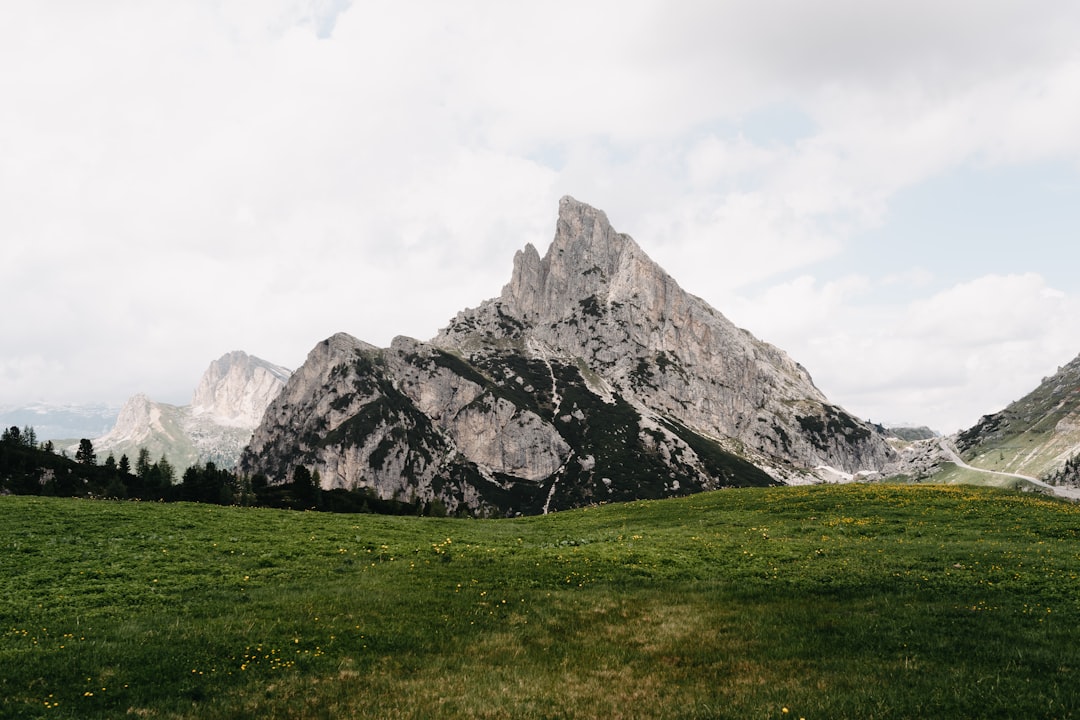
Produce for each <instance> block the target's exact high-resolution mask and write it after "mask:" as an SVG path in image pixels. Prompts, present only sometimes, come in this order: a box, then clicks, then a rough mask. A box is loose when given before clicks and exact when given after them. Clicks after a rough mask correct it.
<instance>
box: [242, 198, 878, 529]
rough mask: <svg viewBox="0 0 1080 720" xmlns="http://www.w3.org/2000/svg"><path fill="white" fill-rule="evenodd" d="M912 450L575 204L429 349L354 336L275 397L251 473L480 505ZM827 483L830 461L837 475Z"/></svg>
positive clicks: (860, 465)
mask: <svg viewBox="0 0 1080 720" xmlns="http://www.w3.org/2000/svg"><path fill="white" fill-rule="evenodd" d="M894 460H895V456H894V454H893V452H892V450H891V449H890V447H889V445H888V444H887V443H886V441H885V438H884V437H883V435H881V434H880V433H879V432H878V431H877V430H876V429H875V428H873V427H872V426H869V425H867V424H865V423H863V422H861V421H859V420H857V419H855V418H852V417H851V416H850V415H848V414H847V413H846V412H844V411H843V410H842V409H840V408H837V407H835V406H833V405H830V404H829V403H828V402H827V400H826V399H825V397H824V396H823V395H822V394H821V393H820V392H819V391H818V390H817V388H816V387H814V385H813V382H812V381H811V380H810V377H809V375H808V374H807V373H806V372H805V370H803V369H802V368H801V367H800V366H799V365H798V364H796V363H795V362H794V361H792V360H791V359H790V358H789V357H788V356H787V355H786V354H784V353H783V352H781V351H780V350H778V349H777V348H775V347H773V346H771V345H768V344H767V343H763V342H761V341H759V340H757V339H755V338H754V337H753V336H751V335H750V334H749V333H747V332H745V331H743V330H740V329H738V328H736V327H735V326H734V325H732V324H731V323H730V322H729V321H728V320H727V319H726V318H724V317H723V316H722V315H721V314H720V313H718V312H717V311H715V310H714V309H712V308H711V307H709V306H708V305H707V304H706V303H705V302H704V301H702V300H701V299H699V298H696V297H694V296H692V295H690V294H688V293H686V292H685V291H683V290H682V288H680V287H679V286H678V284H677V283H676V282H675V281H674V280H673V279H672V278H671V277H670V276H668V275H667V274H666V273H665V272H664V271H663V270H662V269H661V268H660V267H659V266H658V265H656V263H654V262H653V261H652V260H651V259H649V257H648V256H647V255H645V253H644V252H643V251H642V250H641V248H640V247H638V245H637V244H636V243H635V242H634V241H633V240H632V239H631V238H630V237H629V236H627V235H622V234H619V233H616V232H615V231H614V230H613V229H612V228H611V225H610V224H609V223H608V220H607V217H606V216H605V215H604V213H603V212H600V211H599V210H596V209H594V208H591V207H589V206H588V205H584V204H582V203H579V202H577V201H575V200H573V199H572V198H564V199H563V200H562V201H561V203H560V208H559V218H558V223H557V227H556V233H555V239H554V241H553V242H552V244H551V247H550V249H549V250H548V252H547V253H546V255H545V256H544V257H543V258H541V257H540V255H539V253H538V252H537V251H536V249H535V248H533V247H532V246H531V245H528V246H526V247H525V249H524V250H522V251H520V252H518V253H517V255H516V256H515V259H514V270H513V275H512V278H511V281H510V283H509V284H508V285H506V287H505V288H503V291H502V294H501V295H500V296H499V297H498V298H495V299H493V300H489V301H487V302H485V303H483V304H481V305H480V306H479V307H477V308H473V309H470V310H465V311H463V312H461V313H459V314H458V315H457V317H455V318H454V320H453V321H452V322H451V323H450V325H449V326H448V327H447V328H445V329H444V330H443V331H441V332H440V333H439V335H438V336H437V337H436V338H434V339H433V340H432V341H430V342H426V343H425V342H419V341H416V340H411V339H408V338H397V339H396V340H395V341H394V342H393V343H392V345H391V347H390V348H388V349H384V350H380V349H378V348H375V347H373V346H370V345H367V344H365V343H362V342H360V341H358V340H356V339H355V338H351V337H349V336H346V335H336V336H334V337H333V338H330V339H328V340H327V341H325V342H324V343H321V344H320V345H319V346H317V347H316V348H315V350H313V351H312V353H311V355H310V356H309V357H308V360H307V362H306V363H305V364H304V367H302V368H301V369H300V370H298V371H297V372H296V373H295V374H294V375H293V377H292V378H291V379H290V381H289V383H288V385H287V387H286V388H285V390H284V391H283V392H282V393H281V395H279V396H278V398H277V399H276V400H275V401H274V402H273V403H272V404H271V406H270V408H269V409H268V411H267V413H266V415H265V418H264V422H263V423H262V425H261V426H260V427H259V428H258V429H257V430H256V431H255V434H254V437H253V439H252V443H251V445H250V447H249V448H248V450H247V451H245V453H244V455H243V457H242V459H241V463H240V467H241V470H243V471H246V472H250V473H256V472H258V473H264V474H266V475H267V476H268V478H269V479H270V480H271V481H272V482H284V481H285V480H286V479H287V478H288V477H289V475H290V472H291V468H292V467H293V466H295V465H297V464H302V465H305V466H306V467H308V468H309V469H313V470H317V471H318V472H319V474H320V478H321V481H322V484H323V486H324V487H346V488H354V487H366V488H369V489H370V490H371V491H373V492H375V493H377V494H378V495H380V496H381V497H385V498H390V497H395V496H396V497H398V498H399V499H422V500H431V499H436V498H437V499H439V500H441V501H443V502H444V503H445V504H446V505H447V506H448V507H449V508H450V509H459V508H460V509H463V510H468V511H472V512H492V513H504V512H542V511H546V510H550V509H554V508H563V507H572V506H575V505H580V504H582V503H588V502H597V501H604V500H624V499H632V498H637V497H664V496H667V495H673V494H684V493H687V492H694V491H699V490H704V489H711V488H716V487H722V486H727V485H747V484H769V483H772V482H778V481H791V482H797V481H808V480H812V479H814V477H815V475H814V473H815V472H816V469H817V468H819V467H826V468H829V470H828V474H829V476H831V477H835V475H836V473H837V472H839V473H842V474H853V473H856V472H864V471H870V472H872V471H877V470H880V469H881V468H883V467H884V466H885V465H886V464H887V463H889V462H892V461H894ZM821 474H822V476H824V475H825V471H822V473H821Z"/></svg>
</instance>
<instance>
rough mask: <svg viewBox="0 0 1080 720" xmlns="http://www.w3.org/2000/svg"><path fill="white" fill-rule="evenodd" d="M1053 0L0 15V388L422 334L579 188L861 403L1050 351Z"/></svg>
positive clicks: (1057, 77) (107, 393) (500, 281)
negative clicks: (341, 336) (347, 337)
mask: <svg viewBox="0 0 1080 720" xmlns="http://www.w3.org/2000/svg"><path fill="white" fill-rule="evenodd" d="M1078 37H1080V3H1076V2H1070V1H1065V0H1063V1H1061V2H1045V1H1039V0H1023V1H1019V0H1018V1H1016V2H1007V1H1000V0H977V1H970V2H967V1H964V2H941V0H933V1H930V0H907V1H906V2H902V3H901V2H887V3H886V2H867V0H818V1H815V2H806V1H805V0H776V1H771V2H762V1H760V0H745V1H738V0H726V1H725V2H713V1H708V2H671V1H670V0H669V1H668V2H660V1H657V2H632V1H630V2H628V1H627V0H622V1H621V2H591V3H590V2H583V1H582V0H575V1H574V2H545V3H511V2H463V1H455V2H445V0H432V1H430V2H405V1H400V0H399V1H395V2H361V1H360V0H356V1H354V2H348V1H347V0H206V1H198V0H188V1H185V2H172V1H171V0H170V1H167V2H153V1H149V2H148V1H146V0H132V1H130V2H124V1H119V0H117V1H112V0H94V1H93V2H85V1H82V0H71V1H70V2H64V1H62V0H52V1H49V0H44V1H43V2H33V3H14V2H7V3H4V4H3V5H2V6H0V237H2V245H0V248H2V249H0V252H2V255H0V303H2V306H3V310H2V312H3V318H4V319H3V324H2V326H0V328H2V331H0V405H15V404H21V403H24V402H31V401H48V402H109V403H115V404H120V403H122V402H123V401H124V400H125V399H126V398H127V397H128V396H130V395H132V394H134V393H136V392H145V393H147V394H148V395H150V396H151V397H152V398H154V399H156V400H160V401H164V402H172V403H177V404H186V403H187V402H189V401H190V397H191V393H192V391H193V389H194V387H195V384H196V383H197V381H198V379H199V377H200V376H201V374H202V372H203V370H204V369H205V368H206V366H207V365H208V364H209V363H210V361H212V360H214V359H215V358H217V357H219V356H221V355H222V354H224V353H225V352H228V351H230V350H245V351H247V352H249V353H251V354H254V355H257V356H259V357H262V358H265V359H267V360H270V361H272V362H276V363H278V364H281V365H285V366H286V367H290V368H296V367H298V366H299V365H300V364H301V363H302V362H303V360H304V357H305V356H306V354H307V352H308V351H309V350H310V349H311V348H312V347H313V346H314V345H315V344H316V343H317V342H318V341H320V340H322V339H323V338H325V337H327V336H329V335H331V334H333V333H335V332H338V331H344V332H348V333H350V334H353V335H355V336H357V337H359V338H361V339H363V340H366V341H368V342H372V343H374V344H376V345H380V346H386V345H388V344H389V343H390V340H391V338H393V337H394V336H395V335H399V334H400V335H409V336H413V337H417V338H420V339H428V338H430V337H432V336H434V335H435V333H436V332H437V331H438V329H439V328H440V327H442V326H444V325H445V324H446V323H447V322H448V321H449V319H450V318H451V317H452V316H453V315H454V314H455V313H456V312H457V311H458V310H460V309H462V308H465V307H472V306H475V305H477V304H479V303H480V302H481V301H483V300H484V299H487V298H490V297H494V296H496V295H498V294H499V292H500V290H501V288H502V286H503V285H504V284H505V283H506V282H507V281H508V280H509V279H510V273H511V269H512V259H513V255H514V252H515V251H516V250H518V249H519V248H521V247H522V246H524V245H525V243H527V242H531V243H533V244H534V245H536V246H537V248H538V249H539V250H540V252H541V253H543V252H544V251H545V249H546V248H547V246H548V245H549V244H550V242H551V239H552V237H553V235H554V228H555V219H556V214H557V208H558V199H559V198H560V197H561V196H562V195H573V196H574V197H576V198H577V199H579V200H581V201H584V202H587V203H589V204H591V205H594V206H596V207H599V208H601V209H603V210H605V211H606V212H607V214H608V217H609V218H610V219H611V221H612V223H613V225H614V226H615V227H616V229H618V230H620V231H622V232H626V233H629V234H630V235H632V236H633V237H634V238H635V239H636V240H637V241H638V243H639V244H640V245H641V247H642V248H643V249H644V250H645V252H647V253H648V254H649V255H651V256H652V257H653V258H654V259H655V260H656V261H657V262H658V263H660V265H661V266H663V267H664V268H665V269H667V270H668V272H670V273H671V274H672V275H673V276H674V277H675V278H676V279H677V280H678V281H679V282H680V284H681V285H682V286H683V287H685V288H686V289H687V290H689V291H690V292H693V293H694V294H696V295H699V296H701V297H703V298H704V299H705V300H707V301H708V302H709V303H710V304H712V305H713V306H714V307H716V308H717V309H718V310H720V311H721V312H722V313H724V314H725V315H727V316H728V317H729V318H731V319H732V320H733V321H734V322H735V323H737V324H738V325H740V326H742V327H745V328H747V329H748V330H750V331H751V332H752V333H754V334H755V335H756V336H758V337H760V338H762V339H764V340H767V341H769V342H771V343H773V344H775V345H778V346H779V347H781V348H783V349H784V350H786V351H787V352H788V353H789V354H790V355H791V356H792V357H794V358H795V359H796V360H797V361H799V362H800V363H802V364H803V365H804V366H805V367H806V368H807V369H808V370H809V371H810V373H811V374H812V375H813V377H814V379H815V381H816V382H817V384H818V386H819V387H820V388H821V389H822V390H823V391H824V392H825V393H826V394H827V395H828V396H829V397H830V398H831V399H832V400H833V401H834V402H837V403H839V404H841V405H843V406H844V407H846V408H847V409H848V410H850V411H851V412H853V413H854V414H856V415H859V416H861V417H863V418H868V419H871V420H873V421H875V422H879V421H880V422H887V423H900V422H911V423H920V424H928V425H930V426H932V427H934V428H935V429H938V430H941V431H944V432H951V431H953V430H956V429H959V428H963V427H968V426H970V425H972V424H973V423H974V422H975V421H977V420H978V418H979V416H980V415H982V414H984V413H988V412H993V411H996V410H999V409H1001V408H1002V407H1003V406H1004V405H1006V404H1007V403H1009V402H1010V401H1012V400H1015V399H1017V398H1018V397H1020V396H1022V395H1023V394H1025V393H1026V392H1027V391H1029V390H1031V389H1033V388H1034V387H1035V385H1036V384H1037V383H1038V382H1039V381H1040V379H1041V378H1042V377H1044V376H1046V375H1049V374H1051V373H1053V372H1054V371H1055V370H1056V369H1057V367H1058V366H1059V365H1062V364H1064V363H1065V362H1067V361H1069V360H1070V359H1072V358H1073V357H1075V356H1076V355H1077V354H1080V272H1078V268H1080V42H1077V38H1078Z"/></svg>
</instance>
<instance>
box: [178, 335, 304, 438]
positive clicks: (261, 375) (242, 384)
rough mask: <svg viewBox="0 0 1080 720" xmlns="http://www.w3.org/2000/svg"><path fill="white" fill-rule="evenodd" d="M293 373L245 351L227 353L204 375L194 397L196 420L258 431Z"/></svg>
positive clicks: (192, 406) (193, 408)
mask: <svg viewBox="0 0 1080 720" xmlns="http://www.w3.org/2000/svg"><path fill="white" fill-rule="evenodd" d="M289 375H290V373H289V371H288V370H286V369H285V368H283V367H280V366H278V365H274V364H272V363H269V362H266V361H265V360H260V359H259V358H256V357H252V356H251V355H248V354H247V353H245V352H242V351H239V350H237V351H234V352H230V353H226V354H225V355H223V356H221V357H220V358H218V359H217V360H215V361H214V362H212V363H210V367H208V368H207V369H206V372H204V373H203V376H202V379H201V380H200V381H199V385H198V387H196V388H195V393H194V394H193V395H192V398H191V414H192V416H193V417H205V418H207V419H209V420H211V421H213V423H215V424H217V425H221V426H224V427H235V428H244V429H246V430H254V429H255V428H256V427H257V426H258V424H259V422H260V421H261V420H262V416H263V412H265V411H266V406H267V405H269V404H270V401H271V400H273V399H274V398H275V397H277V394H278V393H279V392H281V388H282V387H284V385H285V381H286V380H288V379H289Z"/></svg>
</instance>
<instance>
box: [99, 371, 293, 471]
mask: <svg viewBox="0 0 1080 720" xmlns="http://www.w3.org/2000/svg"><path fill="white" fill-rule="evenodd" d="M288 377H289V371H288V370H286V369H284V368H282V367H279V366H277V365H274V364H272V363H269V362H266V361H265V360H261V359H259V358H257V357H254V356H251V355H248V354H247V353H244V352H239V351H237V352H231V353H227V354H225V355H223V356H222V357H221V358H219V359H217V360H215V361H214V362H212V363H210V366H209V367H208V368H207V370H206V371H205V372H204V373H203V376H202V378H201V380H200V381H199V384H198V386H197V387H196V389H195V392H194V394H193V396H192V402H191V405H170V404H168V403H160V402H155V401H153V400H151V399H150V398H149V397H147V396H146V395H144V394H141V393H140V394H137V395H133V396H132V397H131V398H129V399H128V401H127V402H126V403H125V404H124V406H123V407H122V408H121V410H120V414H119V416H118V417H117V419H116V424H115V425H114V426H113V427H112V429H111V430H109V432H108V433H106V434H105V435H103V436H101V437H99V438H97V439H95V440H94V441H93V442H94V447H95V448H96V451H97V454H98V456H100V457H104V456H106V455H107V454H110V453H111V454H113V455H114V456H115V457H117V458H119V457H120V456H121V455H128V457H129V459H130V460H131V461H132V462H134V460H135V458H136V456H137V454H138V453H139V451H140V450H141V449H144V448H145V449H146V450H147V452H149V453H150V457H151V459H152V460H157V459H158V458H160V457H162V456H164V457H166V458H167V459H168V460H169V463H170V464H171V465H172V466H173V468H174V469H175V470H176V472H177V474H178V475H180V474H182V473H183V472H184V470H185V469H186V468H188V467H190V466H192V465H195V464H197V463H205V462H207V461H212V462H214V463H215V464H217V465H218V467H222V468H232V467H233V466H235V465H236V462H237V460H238V459H239V457H240V453H241V451H242V450H243V449H244V447H245V446H246V445H247V443H248V440H249V439H250V438H251V433H252V430H254V429H255V427H256V426H258V424H259V422H260V421H261V420H262V414H263V411H265V409H266V406H267V405H268V404H269V403H270V401H271V400H273V399H274V398H275V397H276V396H277V394H278V393H279V392H280V391H281V389H282V388H283V387H284V386H285V381H286V380H287V379H288Z"/></svg>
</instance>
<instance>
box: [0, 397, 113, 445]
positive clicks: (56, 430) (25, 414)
mask: <svg viewBox="0 0 1080 720" xmlns="http://www.w3.org/2000/svg"><path fill="white" fill-rule="evenodd" d="M119 414H120V407H119V406H116V405H106V404H103V403H87V404H77V403H68V404H62V405H60V404H53V403H31V404H28V405H21V406H9V407H3V408H0V427H3V428H9V427H12V426H14V427H17V428H20V429H21V428H23V427H32V428H34V432H35V434H36V435H37V438H38V440H40V441H42V442H44V441H46V440H77V439H79V438H92V437H97V436H99V435H101V434H102V433H105V432H107V431H108V430H109V428H111V427H112V426H113V424H114V423H115V422H116V418H117V416H118V415H119Z"/></svg>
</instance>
